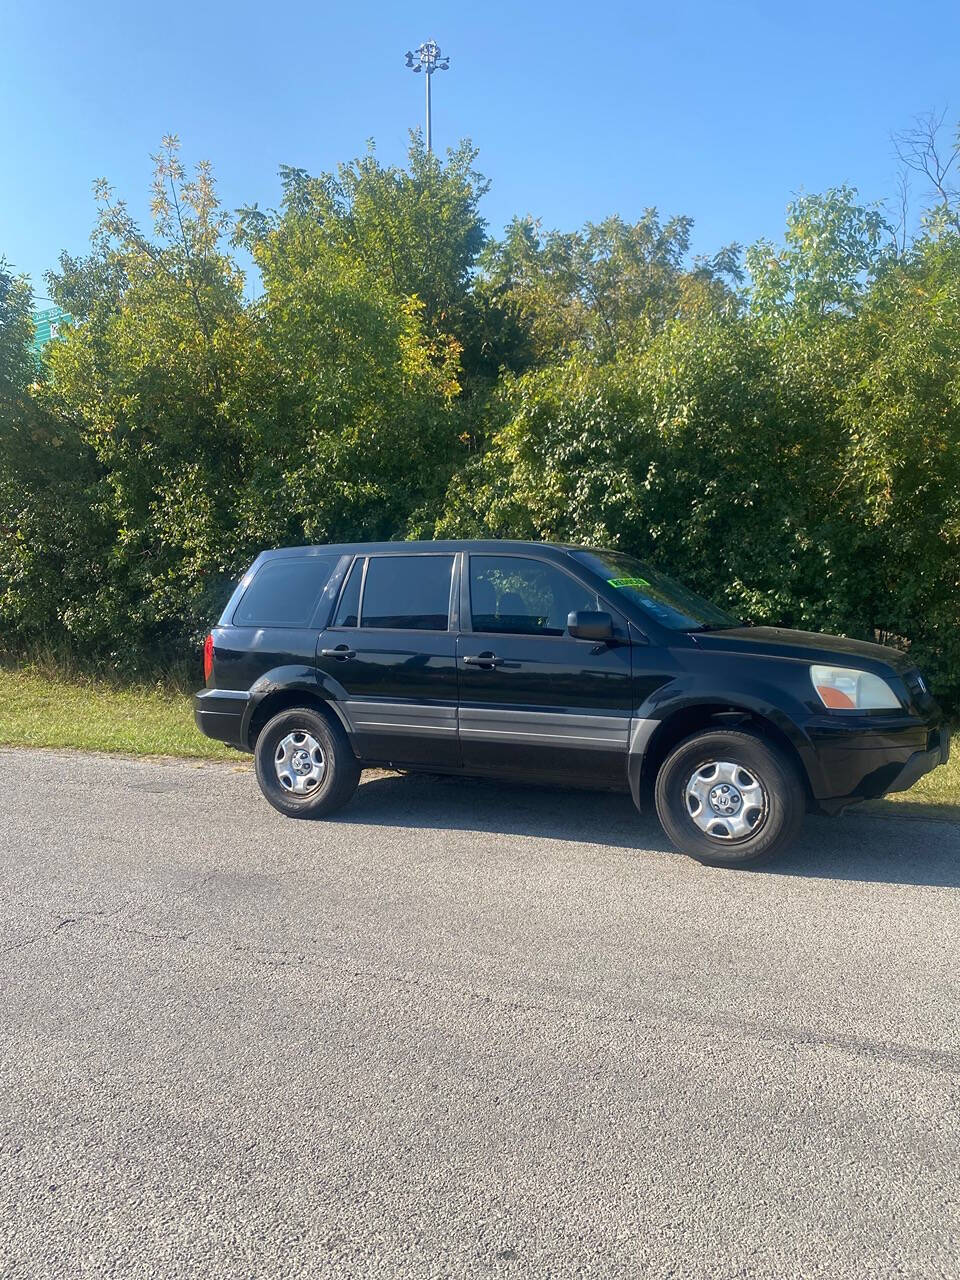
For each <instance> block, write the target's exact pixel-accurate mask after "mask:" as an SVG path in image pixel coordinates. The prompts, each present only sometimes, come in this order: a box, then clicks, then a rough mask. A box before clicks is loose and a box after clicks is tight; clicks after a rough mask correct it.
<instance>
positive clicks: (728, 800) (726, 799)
mask: <svg viewBox="0 0 960 1280" xmlns="http://www.w3.org/2000/svg"><path fill="white" fill-rule="evenodd" d="M708 799H709V801H710V807H711V809H712V810H713V811H714V813H719V814H722V815H723V816H724V817H729V816H730V815H731V814H734V813H736V812H737V810H738V809H739V808H740V806H741V805H742V804H743V797H742V796H741V795H740V792H739V791H738V790H737V788H736V787H731V786H729V785H728V784H727V783H726V782H725V783H723V785H722V786H719V787H713V788H712V789H711V791H710V795H709V797H708Z"/></svg>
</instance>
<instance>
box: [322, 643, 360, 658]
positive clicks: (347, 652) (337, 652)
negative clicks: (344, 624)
mask: <svg viewBox="0 0 960 1280" xmlns="http://www.w3.org/2000/svg"><path fill="white" fill-rule="evenodd" d="M356 656H357V651H356V649H348V648H347V646H346V645H345V644H338V645H337V647H336V648H335V649H321V650H320V657H321V658H355V657H356Z"/></svg>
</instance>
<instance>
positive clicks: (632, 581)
mask: <svg viewBox="0 0 960 1280" xmlns="http://www.w3.org/2000/svg"><path fill="white" fill-rule="evenodd" d="M607 582H608V583H609V584H610V586H611V587H649V585H650V583H649V582H648V581H647V580H646V578H608V579H607Z"/></svg>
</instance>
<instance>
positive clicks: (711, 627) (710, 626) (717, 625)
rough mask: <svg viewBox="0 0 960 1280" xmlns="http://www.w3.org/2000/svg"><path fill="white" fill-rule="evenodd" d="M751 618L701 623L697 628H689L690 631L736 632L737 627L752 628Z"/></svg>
mask: <svg viewBox="0 0 960 1280" xmlns="http://www.w3.org/2000/svg"><path fill="white" fill-rule="evenodd" d="M752 626H753V623H752V622H751V621H750V619H749V618H742V619H740V621H738V622H737V621H734V622H700V623H698V624H697V625H696V626H695V627H687V630H688V631H734V630H735V629H736V628H737V627H752Z"/></svg>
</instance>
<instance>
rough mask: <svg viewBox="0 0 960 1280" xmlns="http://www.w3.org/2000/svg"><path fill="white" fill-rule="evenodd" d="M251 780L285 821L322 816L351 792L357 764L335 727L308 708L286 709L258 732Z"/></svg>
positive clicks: (337, 727) (343, 738)
mask: <svg viewBox="0 0 960 1280" xmlns="http://www.w3.org/2000/svg"><path fill="white" fill-rule="evenodd" d="M254 760H255V763H256V770H257V782H259V784H260V790H261V791H262V792H263V794H264V795H265V796H266V798H267V799H268V800H269V801H270V803H271V804H272V805H273V807H274V808H275V809H278V810H279V811H280V812H281V813H283V814H286V816H287V817H288V818H322V817H325V816H326V815H327V814H329V813H335V812H336V810H337V809H342V808H343V806H344V805H345V804H346V803H347V801H348V800H349V799H350V797H351V796H352V795H353V793H354V792H355V791H356V789H357V784H358V783H359V781H360V765H359V763H358V761H357V758H356V756H355V755H354V754H353V751H352V750H351V748H350V743H349V742H348V741H347V736H346V734H345V733H344V732H343V730H342V729H341V728H340V726H339V725H335V724H331V722H330V721H329V720H328V719H327V718H326V716H324V715H321V713H320V712H319V711H315V710H314V709H313V708H312V707H290V708H288V709H287V710H286V711H281V712H280V713H279V714H278V715H275V716H274V717H273V719H272V720H268V721H267V723H266V724H265V725H264V726H263V728H262V729H261V730H260V734H259V736H258V737H257V745H256V749H255V751H254Z"/></svg>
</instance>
